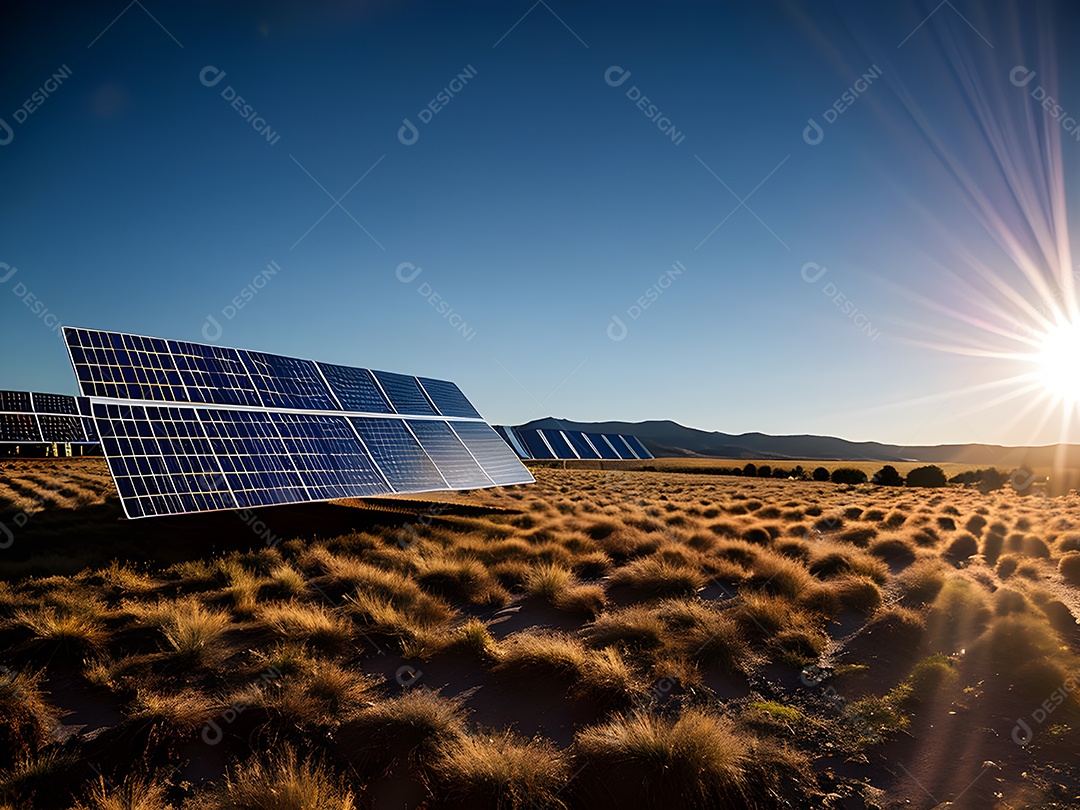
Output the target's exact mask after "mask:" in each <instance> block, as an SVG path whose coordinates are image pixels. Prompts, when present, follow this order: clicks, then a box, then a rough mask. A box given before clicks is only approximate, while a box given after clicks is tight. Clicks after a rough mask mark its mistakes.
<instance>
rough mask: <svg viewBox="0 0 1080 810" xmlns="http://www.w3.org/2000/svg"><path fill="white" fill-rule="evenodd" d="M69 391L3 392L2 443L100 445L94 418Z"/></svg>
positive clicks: (0, 396)
mask: <svg viewBox="0 0 1080 810" xmlns="http://www.w3.org/2000/svg"><path fill="white" fill-rule="evenodd" d="M79 407H80V406H79V403H78V401H77V399H76V398H75V397H72V396H68V395H67V394H47V393H40V392H37V391H0V443H4V444H53V443H58V444H96V443H97V439H96V433H95V432H94V429H93V422H92V420H90V419H83V418H81V417H80V415H79V414H80V411H79Z"/></svg>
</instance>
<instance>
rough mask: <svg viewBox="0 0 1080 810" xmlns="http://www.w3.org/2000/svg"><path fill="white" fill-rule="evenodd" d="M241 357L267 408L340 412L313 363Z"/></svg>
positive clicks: (254, 355)
mask: <svg viewBox="0 0 1080 810" xmlns="http://www.w3.org/2000/svg"><path fill="white" fill-rule="evenodd" d="M241 357H242V358H243V360H244V365H245V366H246V367H247V370H248V373H249V374H250V375H251V379H252V380H253V381H254V382H255V388H256V390H258V392H259V395H260V396H261V397H262V404H263V405H265V406H266V407H267V408H297V409H299V410H319V411H338V410H341V406H340V405H339V404H338V402H337V400H336V399H334V395H333V394H332V393H331V392H330V389H329V388H327V387H326V383H324V382H323V379H322V376H321V375H320V374H319V369H318V367H317V366H316V365H315V363H314V362H312V361H311V360H300V359H299V358H296V357H282V356H281V355H277V354H263V353H262V352H241Z"/></svg>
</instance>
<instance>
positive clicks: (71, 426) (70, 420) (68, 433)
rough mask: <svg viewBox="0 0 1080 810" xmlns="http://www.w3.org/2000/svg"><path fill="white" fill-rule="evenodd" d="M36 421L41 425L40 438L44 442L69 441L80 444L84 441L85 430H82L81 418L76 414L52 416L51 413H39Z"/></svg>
mask: <svg viewBox="0 0 1080 810" xmlns="http://www.w3.org/2000/svg"><path fill="white" fill-rule="evenodd" d="M38 423H39V424H40V425H41V438H42V439H43V440H44V441H46V442H63V443H65V444H67V443H69V442H71V443H75V444H82V443H84V442H86V432H85V431H84V430H83V424H82V420H81V419H80V418H79V417H77V416H54V415H52V414H40V415H39V416H38Z"/></svg>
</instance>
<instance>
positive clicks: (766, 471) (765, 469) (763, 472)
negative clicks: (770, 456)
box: [757, 464, 772, 478]
mask: <svg viewBox="0 0 1080 810" xmlns="http://www.w3.org/2000/svg"><path fill="white" fill-rule="evenodd" d="M757 475H758V478H772V467H770V466H769V465H768V464H762V465H761V466H760V467H758V468H757Z"/></svg>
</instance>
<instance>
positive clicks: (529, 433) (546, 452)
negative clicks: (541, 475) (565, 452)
mask: <svg viewBox="0 0 1080 810" xmlns="http://www.w3.org/2000/svg"><path fill="white" fill-rule="evenodd" d="M517 434H518V436H520V437H521V441H523V442H524V443H525V447H526V448H528V450H529V455H530V456H532V457H533V458H556V455H555V451H553V450H552V449H551V446H550V445H549V444H548V443H547V440H546V439H545V438H544V437H543V436H542V435H541V434H540V431H539V430H522V429H520V428H518V429H517Z"/></svg>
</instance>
